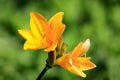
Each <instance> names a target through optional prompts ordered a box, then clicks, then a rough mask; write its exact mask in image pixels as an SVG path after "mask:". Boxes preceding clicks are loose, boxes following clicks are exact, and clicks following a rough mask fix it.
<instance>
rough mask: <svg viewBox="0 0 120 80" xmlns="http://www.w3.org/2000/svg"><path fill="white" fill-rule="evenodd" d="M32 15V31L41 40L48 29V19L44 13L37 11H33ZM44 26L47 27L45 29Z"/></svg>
mask: <svg viewBox="0 0 120 80" xmlns="http://www.w3.org/2000/svg"><path fill="white" fill-rule="evenodd" d="M30 16H31V19H30V26H31V30H32V33H33V34H34V36H35V37H36V38H37V39H38V40H40V39H41V38H43V37H44V36H45V31H46V30H48V29H47V28H48V25H47V21H46V19H45V18H44V17H43V16H42V15H40V14H38V13H35V12H31V13H30ZM46 27H47V28H46ZM43 28H45V30H44V29H43ZM46 32H47V31H46Z"/></svg>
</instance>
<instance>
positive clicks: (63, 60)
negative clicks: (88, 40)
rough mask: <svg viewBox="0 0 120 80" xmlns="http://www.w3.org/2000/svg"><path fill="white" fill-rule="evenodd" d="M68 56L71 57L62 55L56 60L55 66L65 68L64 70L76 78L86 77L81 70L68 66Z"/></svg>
mask: <svg viewBox="0 0 120 80" xmlns="http://www.w3.org/2000/svg"><path fill="white" fill-rule="evenodd" d="M70 56H71V55H70V54H65V55H63V56H62V57H60V58H58V59H57V60H56V63H55V64H58V65H60V66H61V67H63V68H65V69H66V70H68V71H70V72H72V73H74V74H76V75H78V76H81V77H86V74H84V73H83V72H82V70H80V69H77V67H75V66H74V65H71V64H70V62H69V59H70Z"/></svg>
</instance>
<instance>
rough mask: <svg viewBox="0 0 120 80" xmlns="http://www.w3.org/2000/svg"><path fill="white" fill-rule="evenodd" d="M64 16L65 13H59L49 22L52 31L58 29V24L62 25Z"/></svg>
mask: <svg viewBox="0 0 120 80" xmlns="http://www.w3.org/2000/svg"><path fill="white" fill-rule="evenodd" d="M63 15H64V12H59V13H57V14H55V15H54V16H53V17H52V18H51V19H50V20H49V26H50V28H51V29H54V28H55V27H57V26H56V24H58V23H62V19H63Z"/></svg>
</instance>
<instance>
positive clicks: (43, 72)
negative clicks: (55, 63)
mask: <svg viewBox="0 0 120 80" xmlns="http://www.w3.org/2000/svg"><path fill="white" fill-rule="evenodd" d="M49 68H50V67H49V66H48V65H47V64H46V66H45V68H44V69H43V70H42V72H41V73H40V74H39V76H38V77H37V79H36V80H41V79H42V77H43V76H44V74H45V73H46V72H47V70H48V69H49Z"/></svg>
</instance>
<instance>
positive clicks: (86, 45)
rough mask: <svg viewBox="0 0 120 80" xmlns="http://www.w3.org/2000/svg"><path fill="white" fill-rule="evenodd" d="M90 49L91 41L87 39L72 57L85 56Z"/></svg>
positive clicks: (76, 48) (74, 51) (79, 45)
mask: <svg viewBox="0 0 120 80" xmlns="http://www.w3.org/2000/svg"><path fill="white" fill-rule="evenodd" d="M89 47H90V40H89V39H87V40H86V41H85V42H84V43H81V42H80V43H79V44H78V46H77V47H75V49H74V50H73V52H72V57H78V56H83V55H84V54H85V53H86V52H87V51H88V49H89Z"/></svg>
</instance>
